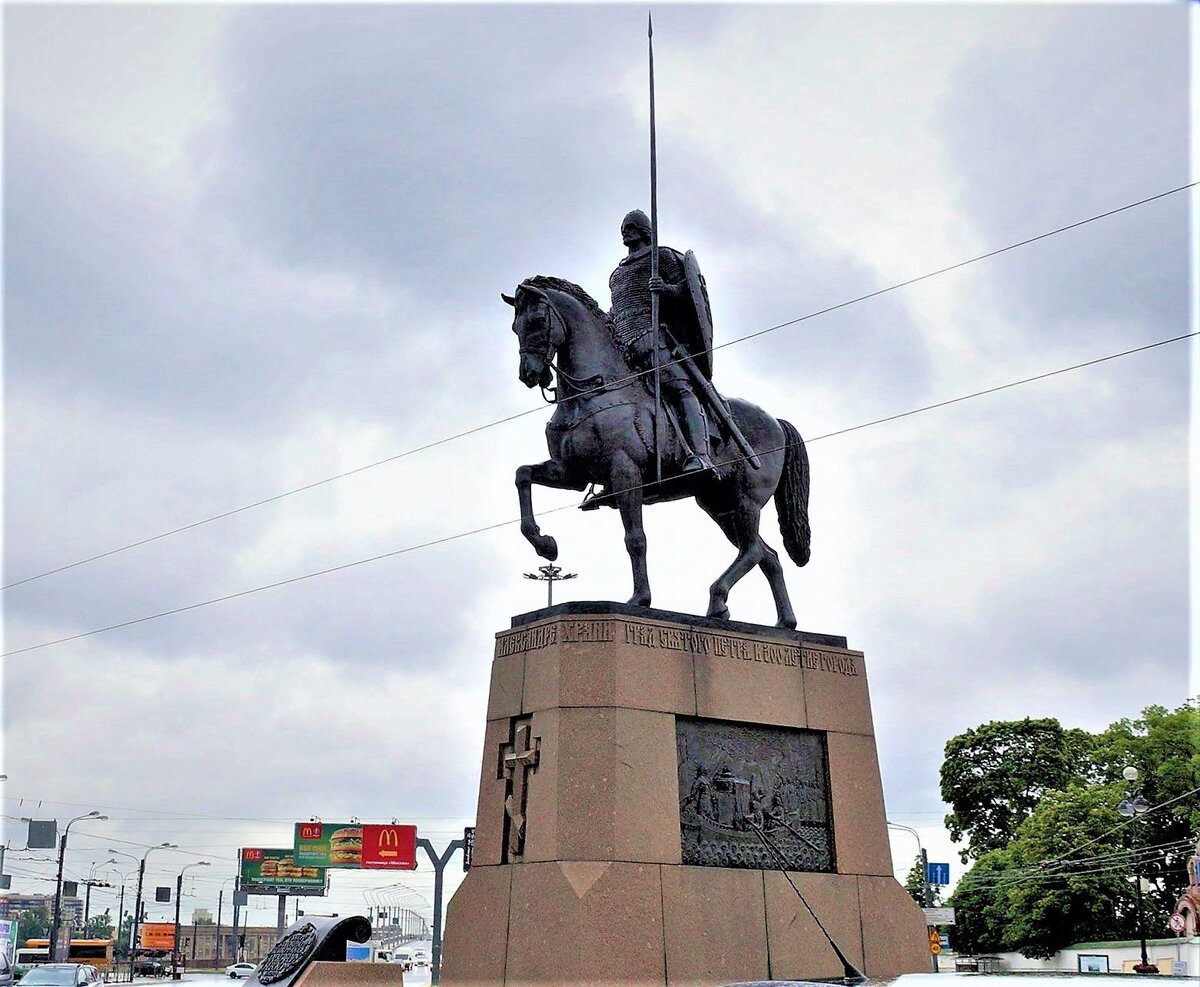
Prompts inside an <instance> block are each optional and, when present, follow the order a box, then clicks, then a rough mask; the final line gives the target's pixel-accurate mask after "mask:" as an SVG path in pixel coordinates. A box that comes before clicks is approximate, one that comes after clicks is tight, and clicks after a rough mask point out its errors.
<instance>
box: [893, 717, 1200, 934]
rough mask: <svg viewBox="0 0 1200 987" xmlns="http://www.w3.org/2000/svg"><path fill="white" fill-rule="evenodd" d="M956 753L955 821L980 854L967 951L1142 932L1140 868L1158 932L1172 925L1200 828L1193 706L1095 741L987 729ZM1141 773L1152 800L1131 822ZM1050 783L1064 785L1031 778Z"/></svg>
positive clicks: (960, 742)
mask: <svg viewBox="0 0 1200 987" xmlns="http://www.w3.org/2000/svg"><path fill="white" fill-rule="evenodd" d="M1056 735H1057V736H1059V737H1060V739H1057V740H1056ZM946 749H947V762H948V763H947V765H943V769H942V785H943V788H942V790H943V793H944V794H946V793H950V794H951V795H953V797H954V798H953V800H951V798H950V795H946V797H947V800H948V801H950V803H951V805H952V807H953V808H954V810H955V812H954V815H953V816H952V817H950V818H948V819H947V823H948V824H950V823H951V821H952V820H953V821H954V822H955V823H956V824H957V827H958V828H957V831H958V833H959V834H963V835H968V836H969V837H970V839H971V845H970V855H972V856H974V857H975V863H974V866H972V868H971V869H970V870H969V871H968V872H967V873H966V874H965V875H964V876H963V878H962V880H961V881H960V882H959V884H958V887H957V888H955V891H954V894H953V896H952V897H951V899H950V904H952V905H953V906H954V908H955V913H956V921H957V923H958V924H957V925H956V926H955V928H954V930H953V932H952V937H953V941H954V945H955V948H957V949H959V950H962V951H964V952H994V951H997V950H1017V951H1019V952H1021V953H1024V954H1025V955H1026V956H1032V957H1048V956H1052V955H1054V953H1056V952H1057V951H1058V950H1060V949H1062V948H1063V947H1064V946H1068V945H1070V944H1071V943H1073V942H1081V941H1089V940H1105V939H1108V940H1112V939H1131V938H1135V937H1136V935H1137V916H1136V906H1135V883H1134V880H1135V879H1134V874H1135V868H1136V869H1137V871H1140V873H1141V874H1142V875H1143V876H1144V877H1145V878H1146V879H1147V880H1148V881H1149V882H1150V884H1149V890H1148V892H1147V893H1146V900H1145V908H1146V912H1145V927H1146V930H1147V932H1148V933H1149V934H1151V935H1153V934H1154V932H1155V930H1160V931H1161V930H1163V929H1165V923H1166V920H1167V917H1168V915H1169V913H1170V911H1171V909H1172V906H1173V904H1174V901H1175V898H1176V897H1177V895H1178V893H1179V891H1180V890H1181V889H1182V888H1183V887H1184V886H1185V885H1186V883H1187V874H1186V870H1185V862H1186V859H1187V857H1188V856H1189V854H1190V853H1191V848H1192V847H1193V846H1194V844H1195V835H1194V834H1195V832H1196V831H1197V830H1200V798H1197V794H1198V791H1200V709H1198V708H1197V706H1196V704H1195V703H1185V704H1184V705H1183V706H1181V707H1180V708H1179V709H1176V710H1170V711H1169V710H1167V709H1165V708H1163V707H1161V706H1151V707H1148V708H1147V709H1145V710H1143V712H1142V715H1141V716H1140V717H1139V718H1137V719H1132V720H1130V719H1125V720H1119V721H1118V722H1116V723H1114V724H1112V725H1111V726H1110V727H1108V728H1107V729H1106V730H1104V731H1103V732H1101V733H1099V734H1096V735H1092V734H1087V733H1084V732H1083V731H1079V730H1062V728H1061V727H1060V726H1059V725H1058V723H1057V721H1054V720H1024V721H1018V722H1008V723H989V724H985V725H984V726H982V727H980V728H978V729H977V730H973V731H968V732H967V733H965V734H961V735H960V736H958V737H955V738H954V739H953V740H952V741H951V742H950V743H949V744H947V748H946ZM1056 751H1057V754H1056V753H1055V752H1056ZM951 762H953V763H951ZM1014 762H1015V763H1014ZM1031 765H1032V767H1031ZM1130 766H1132V767H1136V768H1137V769H1138V772H1139V777H1138V779H1137V782H1136V785H1135V787H1138V788H1140V791H1141V793H1142V795H1143V797H1144V798H1145V799H1146V801H1147V803H1149V805H1150V809H1149V811H1147V812H1145V813H1144V815H1141V816H1138V817H1136V818H1135V819H1132V820H1131V819H1129V818H1125V817H1122V816H1121V815H1120V814H1119V813H1118V811H1117V806H1118V804H1119V803H1120V802H1121V801H1122V800H1123V799H1125V798H1127V797H1128V796H1129V795H1130V794H1131V793H1132V790H1131V787H1130V785H1129V783H1127V782H1126V781H1125V779H1124V778H1123V777H1122V771H1123V769H1124V768H1126V767H1130ZM1042 771H1046V772H1048V773H1046V774H1044V775H1042V774H1040V772H1042ZM1039 777H1042V778H1043V779H1044V778H1052V779H1054V780H1055V781H1056V784H1054V785H1049V784H1040V785H1038V784H1033V782H1034V781H1035V780H1036V779H1038V778H1039ZM1006 833H1007V834H1008V835H1007V837H1005V836H1004V834H1006ZM988 844H996V845H995V846H994V847H993V848H992V849H988V850H981V849H980V848H981V847H982V846H985V845H988ZM1135 847H1136V850H1135ZM910 876H911V875H910Z"/></svg>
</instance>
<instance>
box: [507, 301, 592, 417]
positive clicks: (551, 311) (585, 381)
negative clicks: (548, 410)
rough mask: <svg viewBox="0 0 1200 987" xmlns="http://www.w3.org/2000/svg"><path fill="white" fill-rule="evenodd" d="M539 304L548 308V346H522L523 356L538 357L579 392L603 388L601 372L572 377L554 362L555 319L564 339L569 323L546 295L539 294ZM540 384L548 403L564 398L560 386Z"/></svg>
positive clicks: (560, 379) (559, 377)
mask: <svg viewBox="0 0 1200 987" xmlns="http://www.w3.org/2000/svg"><path fill="white" fill-rule="evenodd" d="M538 305H539V306H540V307H542V308H544V309H545V310H546V319H545V324H546V346H545V349H544V350H542V351H538V350H536V349H532V348H530V347H527V346H522V347H521V349H520V351H519V352H520V354H521V355H522V356H536V357H538V358H539V359H540V360H541V361H542V363H543V364H544V365H545V366H547V367H549V368H550V369H551V370H553V371H554V373H555V374H557V375H558V379H559V381H560V382H562V381H565V382H566V383H568V384H570V385H571V387H573V388H574V389H575V391H576V392H577V393H580V392H586V391H592V390H596V389H598V388H603V386H604V377H603V376H602V375H601V374H595V375H594V376H592V377H586V378H580V377H572V376H571V375H570V374H569V373H567V372H566V371H565V370H563V369H562V367H560V366H559V365H558V364H557V363H555V362H554V360H553V359H552V358H551V356H550V351H551V349H552V348H553V345H554V320H555V319H557V320H558V322H559V324H560V325H561V326H562V329H563V338H564V339H565V338H566V335H567V324H566V322H564V321H563V317H562V316H561V315H560V314H559V312H558V309H556V308H555V307H554V305H553V303H552V302H551V301H550V299H549V298H547V297H546V296H545V295H541V294H539V295H538ZM538 386H539V387H540V388H541V389H542V400H543V401H545V402H546V403H547V404H558V402H559V401H560V400H564V399H563V398H560V397H559V393H558V392H559V388H557V387H547V386H546V385H544V384H539V385H538ZM547 395H549V396H547Z"/></svg>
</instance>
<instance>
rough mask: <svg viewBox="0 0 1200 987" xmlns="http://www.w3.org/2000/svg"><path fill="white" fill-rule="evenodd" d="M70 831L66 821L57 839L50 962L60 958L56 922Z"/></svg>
mask: <svg viewBox="0 0 1200 987" xmlns="http://www.w3.org/2000/svg"><path fill="white" fill-rule="evenodd" d="M70 831H71V824H70V823H67V826H66V829H64V830H63V834H62V837H61V838H60V839H59V841H58V879H57V881H56V882H55V885H54V917H53V918H52V919H51V922H50V962H51V963H58V962H60V960H61V959H62V958H61V957H60V956H59V953H58V923H59V918H60V916H61V914H62V882H63V860H64V859H65V857H66V855H67V834H68V833H69V832H70Z"/></svg>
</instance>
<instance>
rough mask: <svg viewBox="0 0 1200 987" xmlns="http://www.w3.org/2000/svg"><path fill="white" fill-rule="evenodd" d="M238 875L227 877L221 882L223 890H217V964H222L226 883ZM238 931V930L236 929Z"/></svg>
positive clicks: (215, 945) (214, 947) (215, 949)
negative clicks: (222, 915) (222, 923)
mask: <svg viewBox="0 0 1200 987" xmlns="http://www.w3.org/2000/svg"><path fill="white" fill-rule="evenodd" d="M237 879H238V876H237V875H236V874H235V875H234V876H233V877H227V878H225V880H223V881H222V882H221V890H220V891H218V892H217V928H216V933H217V938H216V942H215V944H214V946H213V953H214V955H215V956H216V958H217V966H220V965H221V910H222V909H223V908H224V907H225V885H226V884H228V883H229V882H230V881H236V880H237ZM235 931H236V930H235Z"/></svg>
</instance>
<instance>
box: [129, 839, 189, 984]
mask: <svg viewBox="0 0 1200 987" xmlns="http://www.w3.org/2000/svg"><path fill="white" fill-rule="evenodd" d="M178 849H179V847H178V846H176V845H175V844H174V843H159V844H157V845H156V846H152V847H149V848H147V850H146V852H145V853H143V854H142V859H141V860H139V861H138V884H137V894H136V895H135V896H134V899H133V925H132V926H130V928H129V980H130V982H131V983H132V981H133V977H134V967H135V966H136V965H137V950H138V945H137V942H138V929H139V927H140V926H141V924H142V883H143V881H144V880H145V878H146V858H147V857H148V856H150V854H152V853H153V852H154V851H155V850H178Z"/></svg>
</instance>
